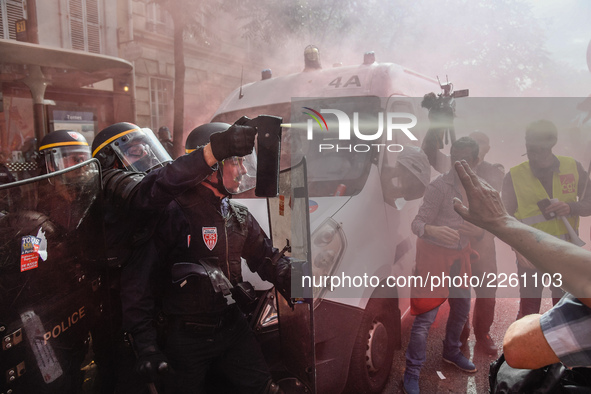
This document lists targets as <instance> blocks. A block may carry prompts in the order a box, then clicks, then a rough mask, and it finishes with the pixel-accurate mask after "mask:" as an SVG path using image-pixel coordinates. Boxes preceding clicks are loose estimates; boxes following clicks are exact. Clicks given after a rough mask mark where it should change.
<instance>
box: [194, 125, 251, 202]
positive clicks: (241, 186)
mask: <svg viewBox="0 0 591 394" xmlns="http://www.w3.org/2000/svg"><path fill="white" fill-rule="evenodd" d="M230 127H231V125H229V124H228V123H222V122H212V123H206V124H203V125H201V126H198V127H196V128H194V129H193V130H192V131H191V132H190V133H189V135H188V136H187V140H186V141H185V152H186V153H191V152H193V151H194V150H195V149H199V148H201V147H203V146H205V145H207V144H208V143H209V137H211V135H212V134H214V133H218V132H222V131H226V130H228V129H229V128H230ZM256 164H257V160H256V155H255V154H254V152H252V153H250V154H248V155H246V156H244V157H236V156H232V157H228V158H226V159H224V160H222V161H221V162H219V163H218V171H217V183H216V184H212V185H213V186H214V187H216V188H217V189H218V190H219V191H220V192H221V193H222V194H226V195H229V194H239V193H243V192H245V191H248V190H250V189H253V188H254V187H255V186H256ZM206 182H208V181H206Z"/></svg>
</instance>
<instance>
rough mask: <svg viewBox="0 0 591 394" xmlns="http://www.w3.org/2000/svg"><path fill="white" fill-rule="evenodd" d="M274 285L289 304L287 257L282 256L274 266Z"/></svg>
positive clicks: (289, 277)
mask: <svg viewBox="0 0 591 394" xmlns="http://www.w3.org/2000/svg"><path fill="white" fill-rule="evenodd" d="M275 287H276V288H277V290H278V291H279V293H281V295H282V296H283V298H285V300H286V301H287V303H288V304H289V306H292V302H291V261H290V260H289V258H287V257H282V258H280V259H279V260H278V261H277V265H276V266H275Z"/></svg>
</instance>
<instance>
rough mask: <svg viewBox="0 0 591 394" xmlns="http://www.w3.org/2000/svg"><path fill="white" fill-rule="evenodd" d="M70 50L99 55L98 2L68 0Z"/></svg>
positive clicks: (99, 14)
mask: <svg viewBox="0 0 591 394" xmlns="http://www.w3.org/2000/svg"><path fill="white" fill-rule="evenodd" d="M68 6H69V11H70V34H71V37H72V49H78V50H81V51H87V52H92V53H101V28H102V21H101V17H100V16H101V13H100V9H99V6H100V2H99V0H69V1H68Z"/></svg>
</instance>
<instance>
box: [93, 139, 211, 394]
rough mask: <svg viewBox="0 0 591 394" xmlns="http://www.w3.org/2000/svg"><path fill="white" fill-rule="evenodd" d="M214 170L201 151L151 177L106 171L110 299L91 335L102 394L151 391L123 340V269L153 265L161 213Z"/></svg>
mask: <svg viewBox="0 0 591 394" xmlns="http://www.w3.org/2000/svg"><path fill="white" fill-rule="evenodd" d="M212 171H213V170H212V168H211V167H210V166H209V165H207V163H206V162H205V159H204V157H203V150H197V151H195V152H194V153H192V154H191V155H186V156H183V157H180V158H179V159H177V160H176V161H174V162H173V163H171V164H168V165H166V166H164V167H163V168H158V169H155V170H152V171H150V172H149V173H147V174H145V173H137V172H129V171H125V170H120V169H109V170H106V171H104V172H103V189H104V197H105V202H106V203H105V207H104V217H105V218H104V219H105V237H106V245H107V250H106V253H107V263H108V267H109V268H108V274H107V276H108V289H107V290H108V291H109V295H107V296H106V300H108V301H107V302H104V305H103V307H104V312H103V315H104V317H105V318H104V319H103V320H102V324H99V325H97V327H96V328H95V329H94V330H93V333H92V334H93V345H94V346H93V348H94V352H95V361H96V362H97V366H98V369H99V380H100V384H101V392H103V393H106V392H113V391H114V390H115V387H117V391H118V392H126V393H132V392H145V391H146V390H147V386H146V385H145V384H144V383H143V382H142V381H140V380H139V377H137V375H136V373H135V372H134V371H133V368H132V367H133V365H134V364H135V356H134V355H133V353H132V352H131V349H130V348H129V347H127V346H126V345H125V343H124V342H123V330H122V329H121V322H122V315H121V299H120V297H124V296H125V294H120V292H121V291H122V290H121V289H120V275H121V267H123V266H125V265H126V264H128V263H129V262H131V261H139V262H140V263H142V264H143V263H145V264H147V265H150V264H151V263H150V262H149V260H155V259H157V255H156V253H151V250H150V249H149V246H150V244H149V242H148V240H149V238H150V236H151V235H152V233H153V231H154V228H155V225H156V222H157V220H158V215H159V212H161V211H162V210H163V209H164V208H165V207H166V206H167V205H168V204H169V203H170V201H172V200H173V199H174V197H175V196H177V195H180V194H181V193H182V192H183V191H185V190H186V189H188V188H189V187H191V186H193V185H195V184H197V183H199V182H201V181H202V180H203V179H204V178H205V177H206V176H208V175H209V174H211V172H212ZM154 263H155V262H154ZM123 291H125V290H123ZM128 291H131V290H129V289H128Z"/></svg>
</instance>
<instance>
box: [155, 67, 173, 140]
mask: <svg viewBox="0 0 591 394" xmlns="http://www.w3.org/2000/svg"><path fill="white" fill-rule="evenodd" d="M172 86H173V83H172V80H170V79H164V78H155V77H151V78H150V116H151V127H152V130H158V128H160V126H168V128H170V129H172V127H171V126H172V118H173V116H172V99H173V92H172Z"/></svg>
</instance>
